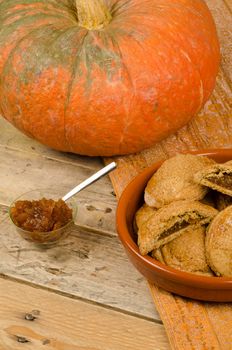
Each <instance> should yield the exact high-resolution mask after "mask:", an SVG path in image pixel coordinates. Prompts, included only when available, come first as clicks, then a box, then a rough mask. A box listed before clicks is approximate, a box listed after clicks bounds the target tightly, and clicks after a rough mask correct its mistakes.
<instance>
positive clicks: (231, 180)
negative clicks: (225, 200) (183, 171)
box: [207, 173, 232, 189]
mask: <svg viewBox="0 0 232 350" xmlns="http://www.w3.org/2000/svg"><path fill="white" fill-rule="evenodd" d="M207 180H209V181H210V182H212V183H214V184H216V185H218V186H221V187H225V188H228V189H232V173H230V174H228V173H223V176H220V177H217V176H215V175H211V176H207Z"/></svg>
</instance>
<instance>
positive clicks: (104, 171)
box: [62, 162, 117, 201]
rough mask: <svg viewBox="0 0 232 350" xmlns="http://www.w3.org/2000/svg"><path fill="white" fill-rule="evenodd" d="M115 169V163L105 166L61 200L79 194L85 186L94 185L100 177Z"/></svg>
mask: <svg viewBox="0 0 232 350" xmlns="http://www.w3.org/2000/svg"><path fill="white" fill-rule="evenodd" d="M116 167H117V164H116V163H115V162H112V163H110V164H108V165H107V166H105V167H104V168H102V169H101V170H99V171H98V172H96V173H95V174H93V175H92V176H90V177H89V178H88V179H86V180H85V181H83V182H81V183H80V184H79V185H77V186H76V187H74V188H73V189H72V190H71V191H70V192H68V193H67V194H66V195H65V196H64V197H63V198H62V199H63V201H66V200H68V199H69V198H71V197H72V196H74V195H75V194H77V193H78V192H80V191H81V190H83V189H84V188H86V187H87V186H89V185H91V184H92V183H94V182H95V181H97V180H98V179H100V178H101V177H102V176H104V175H106V174H108V173H109V172H111V171H112V170H114V169H115V168H116Z"/></svg>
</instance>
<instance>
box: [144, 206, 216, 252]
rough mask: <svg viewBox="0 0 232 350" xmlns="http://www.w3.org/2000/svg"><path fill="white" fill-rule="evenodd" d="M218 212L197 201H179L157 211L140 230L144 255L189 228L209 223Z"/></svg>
mask: <svg viewBox="0 0 232 350" xmlns="http://www.w3.org/2000/svg"><path fill="white" fill-rule="evenodd" d="M217 212H218V211H217V210H216V209H214V208H212V207H210V206H208V205H205V204H202V203H200V202H197V201H177V202H173V203H170V204H169V205H166V206H165V207H163V208H160V209H159V210H157V211H156V212H155V213H154V215H152V216H151V217H150V218H149V219H148V220H147V221H146V222H144V223H143V224H142V226H141V227H140V228H139V230H138V246H139V250H140V252H141V254H142V255H146V254H148V253H149V252H151V251H152V250H153V249H157V248H159V247H160V246H162V245H164V244H165V243H168V242H170V241H171V240H173V239H174V238H176V237H178V236H180V235H181V234H182V233H183V232H184V231H185V230H186V228H188V227H189V226H192V227H193V226H198V225H204V224H207V223H209V222H210V221H211V220H212V219H213V217H214V216H215V215H216V214H217Z"/></svg>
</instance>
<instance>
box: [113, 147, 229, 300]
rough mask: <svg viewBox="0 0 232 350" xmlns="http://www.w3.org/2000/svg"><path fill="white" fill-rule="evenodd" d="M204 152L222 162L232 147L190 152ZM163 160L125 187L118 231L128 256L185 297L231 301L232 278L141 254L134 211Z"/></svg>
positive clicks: (157, 281)
mask: <svg viewBox="0 0 232 350" xmlns="http://www.w3.org/2000/svg"><path fill="white" fill-rule="evenodd" d="M188 153H192V154H198V155H205V156H208V157H210V158H213V159H214V160H215V161H216V162H218V163H222V162H226V161H228V160H231V159H232V149H221V150H207V151H198V152H188ZM161 164H162V161H161V162H159V163H156V164H154V165H152V166H151V167H149V168H147V169H146V170H144V171H143V172H142V173H141V174H139V175H138V176H137V177H135V179H134V180H133V181H132V182H131V183H130V184H129V185H128V186H127V187H126V189H125V190H124V192H123V193H122V195H121V198H120V200H119V203H118V208H117V218H116V220H117V231H118V235H119V237H120V239H121V241H122V243H123V245H124V248H125V250H126V252H127V254H128V257H129V259H130V260H131V262H132V263H133V265H134V266H135V267H136V268H137V270H138V271H139V272H140V273H141V274H142V275H143V276H145V277H146V278H147V280H148V281H149V282H152V283H154V284H156V285H158V286H159V287H162V288H163V289H165V290H167V291H169V292H173V293H176V294H179V295H182V296H185V297H189V298H194V299H199V300H206V301H224V302H226V301H227V302H228V301H232V278H225V277H205V276H199V275H195V274H191V273H187V272H182V271H179V270H176V269H174V268H171V267H168V266H166V265H164V264H162V263H160V262H158V261H156V260H155V259H153V258H152V257H150V256H148V255H147V256H142V255H141V254H140V253H139V249H138V246H137V244H136V241H137V237H136V234H135V232H134V231H133V219H134V215H135V212H136V211H137V209H138V208H139V207H140V206H141V205H142V203H143V194H144V189H145V187H146V184H147V182H148V180H149V179H150V177H151V176H152V175H153V173H154V172H155V171H156V170H157V169H158V168H159V167H160V165H161Z"/></svg>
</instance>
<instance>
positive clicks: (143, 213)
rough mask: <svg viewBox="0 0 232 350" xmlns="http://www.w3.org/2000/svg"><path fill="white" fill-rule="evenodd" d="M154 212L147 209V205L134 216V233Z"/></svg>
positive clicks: (152, 209)
mask: <svg viewBox="0 0 232 350" xmlns="http://www.w3.org/2000/svg"><path fill="white" fill-rule="evenodd" d="M155 212H156V209H154V208H151V207H149V206H148V205H147V204H144V205H143V206H142V207H141V208H139V210H138V211H137V212H136V214H135V220H134V227H135V230H136V232H137V231H138V229H139V228H140V227H141V226H142V224H143V223H144V222H146V221H147V220H148V219H149V217H150V216H152V215H153V214H154V213H155Z"/></svg>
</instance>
